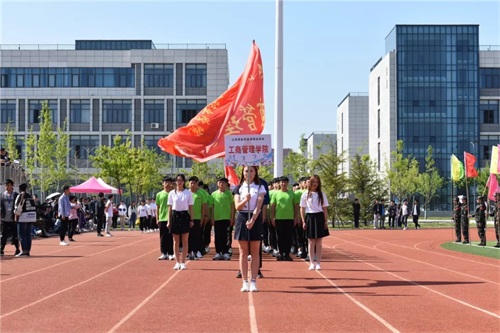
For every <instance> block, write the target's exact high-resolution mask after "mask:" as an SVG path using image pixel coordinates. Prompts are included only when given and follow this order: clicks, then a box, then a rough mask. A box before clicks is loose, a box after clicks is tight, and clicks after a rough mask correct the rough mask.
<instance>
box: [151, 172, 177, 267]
mask: <svg viewBox="0 0 500 333" xmlns="http://www.w3.org/2000/svg"><path fill="white" fill-rule="evenodd" d="M162 184H163V191H161V192H158V193H157V194H156V216H157V217H158V226H159V229H160V251H161V256H160V257H159V258H158V260H167V259H168V260H174V259H175V256H174V240H173V238H172V233H171V232H170V230H169V229H168V228H167V223H168V193H169V192H170V191H172V190H173V189H174V179H173V178H171V177H163V181H162Z"/></svg>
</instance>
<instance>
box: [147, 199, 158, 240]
mask: <svg viewBox="0 0 500 333" xmlns="http://www.w3.org/2000/svg"><path fill="white" fill-rule="evenodd" d="M149 208H150V209H151V221H150V223H151V224H150V228H151V230H152V231H151V232H153V231H158V223H157V221H158V216H157V215H156V201H155V199H154V198H151V199H149Z"/></svg>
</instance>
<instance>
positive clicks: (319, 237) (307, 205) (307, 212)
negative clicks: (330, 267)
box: [300, 175, 330, 270]
mask: <svg viewBox="0 0 500 333" xmlns="http://www.w3.org/2000/svg"><path fill="white" fill-rule="evenodd" d="M328 206H329V204H328V199H327V198H326V195H325V193H323V192H322V191H321V179H320V178H319V176H318V175H314V176H312V177H311V178H310V181H309V187H308V189H307V191H305V192H304V193H303V194H302V197H301V199H300V216H301V219H302V225H303V228H304V230H305V231H306V235H307V238H308V239H309V258H310V262H311V264H310V265H309V270H313V269H316V270H320V269H321V266H320V263H321V256H322V254H323V248H322V244H323V237H326V236H328V235H329V234H330V233H329V231H328V224H327V223H328V208H327V207H328ZM315 258H316V264H314V259H315Z"/></svg>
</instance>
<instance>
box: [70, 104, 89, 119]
mask: <svg viewBox="0 0 500 333" xmlns="http://www.w3.org/2000/svg"><path fill="white" fill-rule="evenodd" d="M69 117H70V118H69V119H70V122H71V123H73V124H76V123H86V124H87V123H90V100H88V99H73V100H71V101H70V103H69Z"/></svg>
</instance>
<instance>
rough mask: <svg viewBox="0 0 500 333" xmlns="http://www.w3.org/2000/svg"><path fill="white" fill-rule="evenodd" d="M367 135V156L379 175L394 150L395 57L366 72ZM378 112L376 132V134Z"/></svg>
mask: <svg viewBox="0 0 500 333" xmlns="http://www.w3.org/2000/svg"><path fill="white" fill-rule="evenodd" d="M379 77H380V104H379V101H378V91H377V90H378V78H379ZM368 80H369V87H368V89H369V102H368V108H369V115H368V133H369V134H368V135H369V154H370V157H371V158H372V160H375V162H377V165H378V170H379V172H381V173H384V172H385V171H386V166H387V165H388V166H390V158H391V151H393V150H395V149H396V141H397V114H396V111H397V108H396V92H397V90H396V53H395V52H390V53H388V54H387V55H386V56H385V57H384V58H383V59H382V60H381V61H380V62H379V63H378V64H377V65H376V66H375V67H374V68H373V69H372V71H371V72H370V74H369V76H368ZM379 111H380V131H379Z"/></svg>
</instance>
